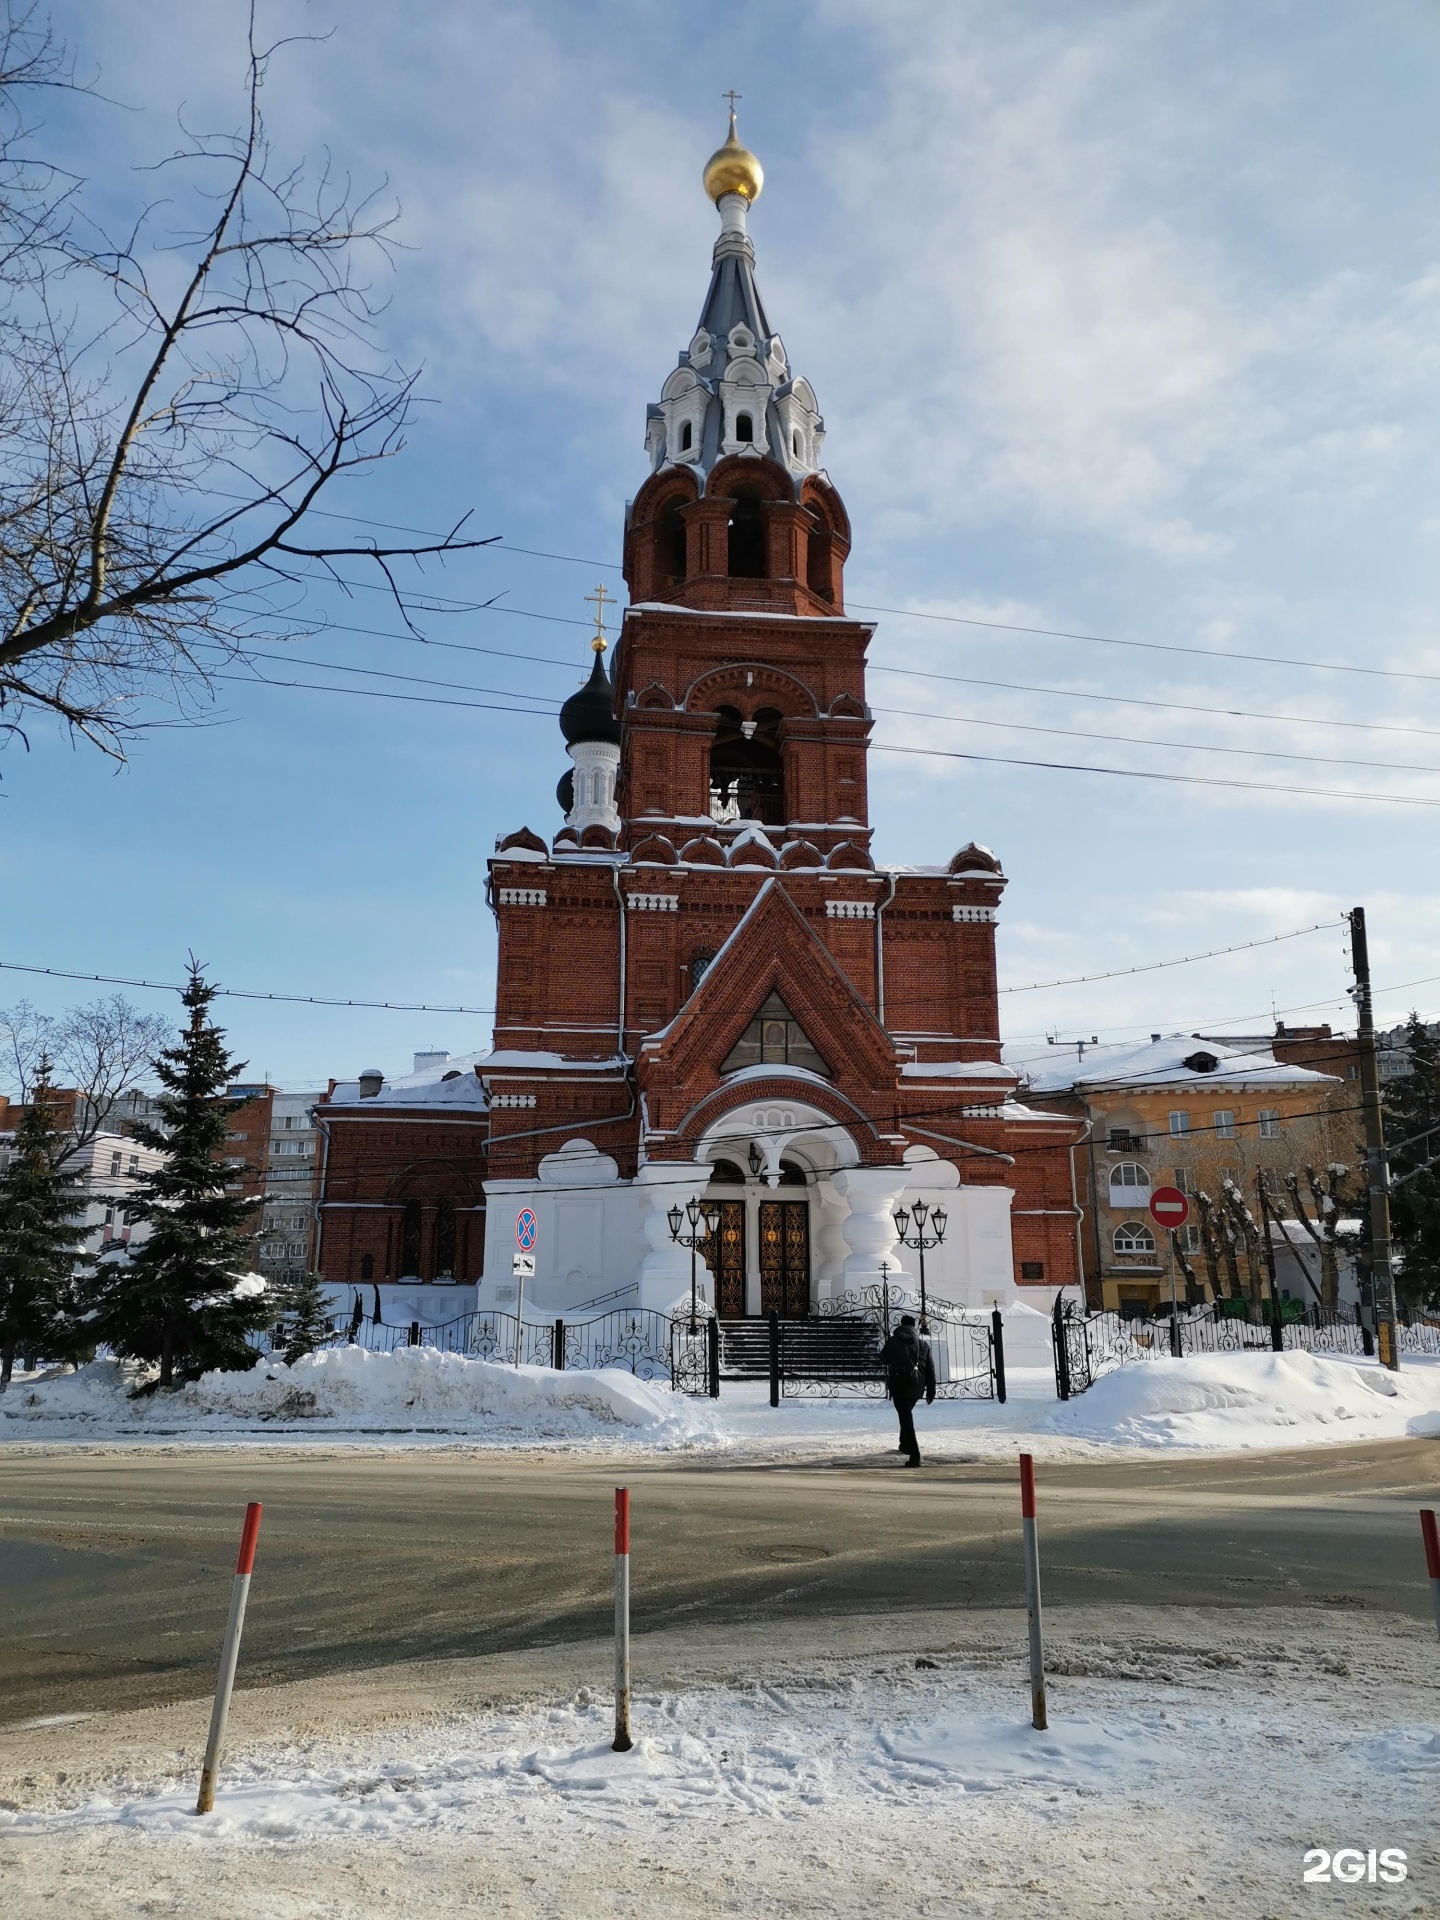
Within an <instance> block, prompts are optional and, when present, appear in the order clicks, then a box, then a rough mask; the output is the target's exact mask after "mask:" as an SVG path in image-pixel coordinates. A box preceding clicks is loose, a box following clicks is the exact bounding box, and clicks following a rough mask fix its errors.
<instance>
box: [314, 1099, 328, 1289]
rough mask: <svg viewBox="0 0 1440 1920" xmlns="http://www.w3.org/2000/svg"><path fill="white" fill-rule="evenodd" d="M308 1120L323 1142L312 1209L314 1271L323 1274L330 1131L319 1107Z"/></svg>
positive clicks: (315, 1108)
mask: <svg viewBox="0 0 1440 1920" xmlns="http://www.w3.org/2000/svg"><path fill="white" fill-rule="evenodd" d="M310 1118H311V1119H312V1120H313V1121H314V1122H315V1124H316V1126H317V1127H318V1128H319V1129H320V1137H321V1139H322V1140H323V1141H324V1142H325V1147H324V1151H323V1152H322V1153H321V1155H320V1192H319V1194H318V1195H317V1196H316V1199H315V1205H314V1207H313V1209H312V1211H313V1213H314V1215H315V1271H316V1273H321V1272H323V1268H322V1267H321V1265H320V1252H321V1243H322V1242H323V1240H324V1238H325V1189H326V1187H327V1186H328V1185H329V1184H330V1129H329V1127H328V1126H327V1125H326V1124H325V1122H324V1120H322V1119H321V1117H320V1109H319V1107H311V1109H310Z"/></svg>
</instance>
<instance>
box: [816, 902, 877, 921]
mask: <svg viewBox="0 0 1440 1920" xmlns="http://www.w3.org/2000/svg"><path fill="white" fill-rule="evenodd" d="M825 918H826V919H827V920H873V919H874V918H875V902H874V901H873V900H827V901H826V902H825Z"/></svg>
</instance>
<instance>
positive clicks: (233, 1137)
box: [225, 1133, 250, 1140]
mask: <svg viewBox="0 0 1440 1920" xmlns="http://www.w3.org/2000/svg"><path fill="white" fill-rule="evenodd" d="M225 1138H226V1139H227V1140H248V1139H249V1138H250V1136H249V1134H248V1133H227V1134H226V1136H225Z"/></svg>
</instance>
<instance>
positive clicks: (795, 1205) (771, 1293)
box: [760, 1200, 810, 1316]
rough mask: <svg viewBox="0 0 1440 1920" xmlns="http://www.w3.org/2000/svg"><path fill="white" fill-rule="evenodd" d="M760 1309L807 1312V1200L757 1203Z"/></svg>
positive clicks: (796, 1313) (796, 1314)
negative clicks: (758, 1219) (758, 1211)
mask: <svg viewBox="0 0 1440 1920" xmlns="http://www.w3.org/2000/svg"><path fill="white" fill-rule="evenodd" d="M760 1311H761V1312H762V1313H780V1314H788V1315H794V1316H798V1315H800V1314H806V1313H809V1311H810V1203H809V1201H808V1200H762V1201H761V1202H760Z"/></svg>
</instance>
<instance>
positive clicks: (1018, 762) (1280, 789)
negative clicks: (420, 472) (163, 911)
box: [207, 673, 1440, 807]
mask: <svg viewBox="0 0 1440 1920" xmlns="http://www.w3.org/2000/svg"><path fill="white" fill-rule="evenodd" d="M395 677H397V678H399V677H401V676H395ZM405 677H408V676H405ZM207 678H209V679H211V680H218V681H226V682H234V683H236V684H238V685H241V686H247V687H281V688H285V689H288V690H291V691H300V692H305V693H339V694H346V695H348V696H350V697H351V698H353V699H365V700H399V701H403V702H405V703H406V704H407V705H411V706H427V707H451V708H455V709H464V710H467V711H473V712H487V713H524V714H529V715H531V716H533V717H535V718H539V719H548V718H551V717H553V714H554V708H553V707H497V706H494V705H493V704H491V703H490V702H488V701H484V700H456V699H442V698H440V697H439V696H433V695H427V694H413V693H387V692H383V691H381V690H379V689H376V688H370V687H335V686H325V685H323V684H321V683H319V682H316V681H311V680H268V679H265V678H264V677H263V676H250V675H247V674H225V673H211V674H209V675H208V676H207ZM418 684H421V685H425V684H431V685H439V684H444V683H441V682H424V681H421V682H419V683H418ZM513 697H514V698H516V699H520V698H524V697H527V696H523V695H518V694H517V695H515V696H513ZM869 751H870V752H872V753H904V754H919V755H921V756H923V757H925V758H928V759H939V760H968V761H975V762H977V763H979V764H981V765H984V766H998V767H1029V768H1033V769H1036V770H1038V771H1041V772H1046V773H1091V774H1104V775H1107V776H1109V777H1110V778H1112V779H1118V780H1155V781H1159V782H1161V783H1162V784H1164V785H1167V786H1175V785H1178V786H1190V787H1218V788H1220V789H1222V790H1223V791H1226V792H1234V791H1236V790H1237V789H1239V790H1243V791H1245V792H1247V793H1273V794H1281V795H1298V796H1302V797H1306V798H1310V799H1316V800H1354V801H1362V802H1364V801H1372V802H1376V803H1378V804H1381V805H1384V806H1393V807H1440V800H1427V799H1423V798H1420V797H1418V796H1415V795H1411V794H1394V793H1361V792H1356V791H1354V790H1353V789H1351V788H1346V787H1300V786H1289V785H1284V784H1282V783H1280V782H1279V781H1273V780H1234V779H1229V780H1218V779H1211V778H1209V777H1207V776H1205V775H1203V774H1197V773H1160V772H1156V771H1154V770H1153V769H1149V768H1141V767H1097V766H1087V765H1085V764H1084V763H1083V762H1072V761H1065V760H1030V759H1025V758H1022V757H1020V756H1018V755H1013V754H1003V753H971V752H966V751H964V750H963V749H961V748H959V747H906V746H899V745H894V744H892V743H890V742H888V741H883V740H872V741H871V742H870V745H869ZM1195 751H1197V752H1198V751H1203V749H1201V748H1196V749H1195Z"/></svg>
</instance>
